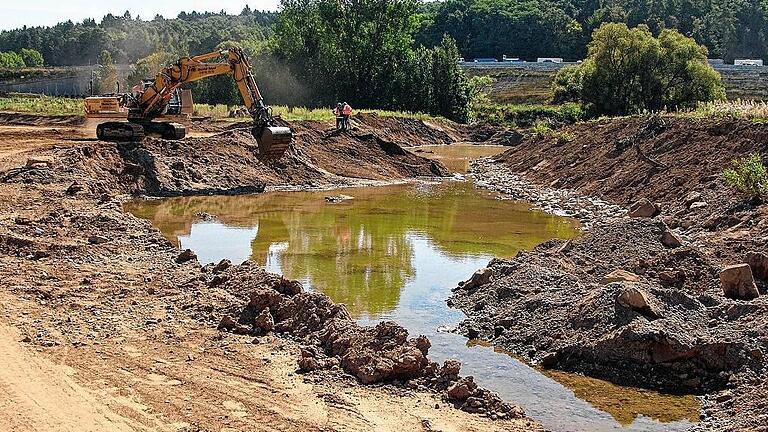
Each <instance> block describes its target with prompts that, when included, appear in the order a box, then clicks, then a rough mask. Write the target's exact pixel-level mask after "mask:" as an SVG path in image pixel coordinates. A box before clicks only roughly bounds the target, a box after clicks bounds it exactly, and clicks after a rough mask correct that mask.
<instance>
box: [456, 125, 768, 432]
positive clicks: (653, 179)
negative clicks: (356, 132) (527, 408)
mask: <svg viewBox="0 0 768 432" xmlns="http://www.w3.org/2000/svg"><path fill="white" fill-rule="evenodd" d="M750 152H760V153H762V154H763V155H765V154H766V153H768V125H764V124H756V123H752V122H747V121H732V120H712V119H706V120H705V119H701V120H697V119H684V118H672V117H659V116H651V117H639V118H627V119H612V120H605V121H596V122H590V123H584V124H579V125H575V126H572V127H569V128H568V129H566V133H562V132H560V133H558V134H555V135H553V136H548V137H541V136H540V137H532V138H529V139H526V140H523V141H522V143H520V144H519V145H518V146H515V147H513V148H511V149H510V150H508V151H507V152H505V153H504V154H502V155H500V156H499V157H498V158H497V162H496V164H493V165H494V166H495V167H496V168H500V169H498V170H496V171H494V174H492V175H490V174H489V176H490V178H487V179H485V180H486V181H488V182H489V183H493V184H492V186H493V187H495V188H497V189H500V190H505V189H509V188H510V187H512V188H514V187H516V186H517V185H518V183H516V177H515V176H516V175H522V176H523V177H525V178H526V179H527V180H529V181H532V182H533V183H534V184H538V185H541V186H542V187H554V188H567V189H575V190H576V191H578V192H579V193H581V194H582V196H597V197H600V198H603V199H606V200H608V201H611V202H614V203H616V204H620V205H622V206H625V207H629V206H630V204H633V203H634V202H636V201H637V200H639V199H645V198H647V199H649V200H651V201H653V202H655V203H656V204H658V207H659V210H658V212H659V215H658V216H656V215H654V214H651V213H650V212H649V214H645V215H635V216H636V217H629V216H625V217H623V218H622V217H613V218H612V219H611V220H610V221H604V222H602V223H596V224H594V225H593V227H592V228H591V229H590V231H589V232H587V233H586V234H585V235H584V236H583V237H581V238H578V239H574V240H573V241H570V242H568V243H565V244H563V243H558V242H547V243H545V244H542V245H540V246H539V247H537V248H536V249H535V250H534V251H533V252H531V253H521V254H519V255H518V256H517V257H515V258H514V259H512V260H495V261H493V262H492V263H491V264H490V265H489V268H488V269H487V270H485V271H483V272H481V273H480V274H478V275H477V276H475V277H474V278H472V279H470V280H469V281H468V282H467V283H465V284H463V285H461V286H459V287H457V288H456V289H455V293H454V296H453V297H452V298H451V302H452V304H453V305H455V306H457V307H459V308H461V309H462V310H464V311H465V312H466V313H467V314H468V315H469V316H470V317H471V318H470V319H469V320H467V321H465V322H464V323H462V325H461V326H460V330H461V331H462V332H463V333H464V334H466V335H468V336H470V337H473V336H476V337H480V338H482V339H486V340H490V341H493V342H494V343H496V344H498V345H501V346H503V347H504V348H506V349H509V350H511V351H513V352H515V353H516V354H519V355H521V356H523V357H526V358H528V359H530V360H531V361H534V362H540V363H541V364H542V365H543V366H545V367H549V368H558V369H565V370H571V371H578V372H582V373H584V374H588V375H592V376H597V377H602V378H605V379H608V380H611V381H614V382H617V383H621V384H631V385H636V386H644V387H650V388H655V389H661V390H664V391H671V392H679V391H685V392H693V393H697V394H703V395H705V396H704V398H703V399H704V411H703V413H702V418H703V422H702V423H701V425H700V426H698V427H699V428H702V429H706V430H728V431H730V430H750V431H752V430H766V428H767V426H766V425H768V406H766V403H765V388H766V384H767V383H768V363H766V360H765V353H766V352H768V296H766V290H767V289H768V280H766V278H767V277H768V275H767V274H766V273H765V271H764V270H762V269H763V267H762V266H761V264H759V259H758V262H757V263H756V262H755V261H751V260H749V259H748V254H750V253H753V254H755V255H753V256H766V254H767V253H768V248H767V245H768V205H766V204H765V203H762V202H759V201H754V200H749V199H747V198H746V197H744V196H741V195H740V194H738V193H735V192H734V191H732V190H731V189H729V188H728V187H727V186H726V185H725V183H724V181H723V179H722V171H723V169H724V168H727V167H728V166H729V164H730V161H731V160H732V159H734V158H738V157H743V156H744V155H746V154H747V153H750ZM489 172H490V171H486V172H485V173H489ZM499 172H501V173H502V175H499ZM485 173H484V172H478V174H477V175H478V176H479V177H480V179H483V178H484V177H483V176H484V174H485ZM504 175H507V176H508V177H506V178H505V176H504ZM510 185H511V186H510ZM531 189H533V191H531V193H533V194H536V193H537V192H536V190H537V188H535V187H531ZM584 201H585V202H586V201H588V200H584ZM574 202H577V203H578V200H574ZM748 261H749V262H750V266H749V267H748V268H749V269H751V272H752V275H749V277H748V278H745V281H744V284H746V285H749V286H753V287H754V288H756V289H757V293H758V294H759V295H758V296H757V298H752V295H750V297H742V298H739V296H735V295H733V294H726V292H725V291H724V288H723V287H724V283H723V282H722V281H721V277H720V272H721V271H722V270H723V269H724V268H725V267H726V266H728V265H733V264H742V263H746V262H748ZM753 279H754V282H753ZM753 283H754V285H752V284H753Z"/></svg>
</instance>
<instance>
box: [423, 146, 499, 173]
mask: <svg viewBox="0 0 768 432" xmlns="http://www.w3.org/2000/svg"><path fill="white" fill-rule="evenodd" d="M508 149H509V147H504V146H497V145H477V144H451V145H426V146H420V147H414V148H409V149H408V150H410V151H412V152H414V153H416V154H417V155H419V156H424V157H426V158H429V159H435V160H439V161H440V162H442V163H443V165H445V166H446V167H447V168H448V169H449V170H451V172H457V173H466V172H467V171H469V162H471V161H472V160H474V159H479V158H484V157H487V156H495V155H497V154H499V153H501V152H503V151H504V150H508Z"/></svg>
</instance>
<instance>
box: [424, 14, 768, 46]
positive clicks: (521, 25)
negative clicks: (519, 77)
mask: <svg viewBox="0 0 768 432" xmlns="http://www.w3.org/2000/svg"><path fill="white" fill-rule="evenodd" d="M424 12H425V13H424V16H423V18H422V22H421V24H420V25H421V29H420V31H419V35H418V41H419V42H421V43H424V44H426V45H430V44H434V43H436V42H438V41H439V40H440V39H441V38H442V36H443V34H445V33H447V34H449V35H451V36H452V37H453V38H454V39H456V40H457V41H458V45H459V51H460V52H461V53H462V54H463V55H464V56H465V57H467V58H475V57H501V56H502V54H506V55H508V56H511V57H521V58H525V59H529V60H535V58H536V57H563V58H565V59H566V60H572V61H575V60H578V59H581V58H583V57H584V55H585V54H586V46H587V44H588V43H589V41H590V37H591V35H592V31H593V30H595V29H596V28H598V27H600V25H601V24H603V23H606V22H619V23H626V24H628V25H629V26H630V27H636V26H637V25H639V24H645V25H647V26H648V27H649V29H650V30H651V31H652V32H653V33H654V34H657V35H658V34H659V33H660V32H661V31H662V30H663V29H677V30H679V31H680V32H681V33H682V34H684V35H686V36H690V37H693V38H694V39H695V40H696V41H697V42H698V43H700V44H704V45H705V46H706V47H707V48H708V49H709V52H710V55H711V56H713V57H721V58H725V60H726V61H730V60H733V59H734V58H744V57H754V58H764V57H768V2H765V1H764V0H715V1H711V0H684V1H662V2H660V1H654V0H610V1H594V0H447V1H444V2H434V3H427V4H425V6H424Z"/></svg>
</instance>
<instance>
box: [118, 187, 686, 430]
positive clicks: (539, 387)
mask: <svg viewBox="0 0 768 432" xmlns="http://www.w3.org/2000/svg"><path fill="white" fill-rule="evenodd" d="M339 194H344V195H349V196H352V197H353V199H349V200H346V201H342V202H337V203H330V202H327V201H326V200H325V197H326V196H328V195H339ZM126 209H127V210H128V211H131V212H132V213H133V214H135V215H136V216H139V217H142V218H146V219H150V220H152V222H153V223H154V225H155V226H156V227H158V228H159V229H160V230H161V231H162V232H163V234H164V235H165V236H166V237H167V238H168V239H170V240H171V241H173V242H174V243H176V244H177V245H178V246H179V247H180V248H190V249H192V250H194V251H195V252H196V253H197V255H198V259H199V260H200V261H201V262H202V263H208V262H218V261H219V260H221V259H223V258H227V259H230V260H232V261H233V262H241V261H244V260H246V259H250V260H253V261H255V262H256V263H258V264H260V265H263V266H265V267H266V269H267V270H268V271H271V272H275V273H280V274H283V275H285V276H286V277H288V278H291V279H296V280H299V281H301V282H302V283H303V284H304V286H305V287H307V288H308V289H312V290H317V291H321V292H324V293H326V294H327V295H329V296H330V297H331V298H332V299H333V300H334V301H336V302H340V303H345V304H346V305H347V307H348V309H349V311H350V312H351V313H352V315H353V316H354V317H355V318H356V319H358V320H359V321H360V322H361V323H363V324H372V323H375V322H377V321H379V320H383V319H391V320H394V321H396V322H398V323H399V324H401V325H403V326H404V327H406V328H407V329H408V330H409V331H410V333H411V335H414V336H415V335H419V334H424V335H426V336H428V337H429V338H430V340H431V342H432V348H431V349H430V357H431V358H432V359H433V360H435V361H439V362H442V361H443V360H445V359H447V358H456V359H459V360H460V361H461V362H462V364H463V366H462V373H463V374H466V375H474V376H475V377H476V380H477V382H478V383H479V384H481V385H483V386H485V387H487V388H489V389H492V390H494V391H496V392H498V393H499V394H501V395H502V396H503V397H504V398H505V399H506V400H508V401H511V402H513V403H516V404H519V405H521V406H522V407H523V408H524V409H525V411H526V412H527V413H528V414H529V415H531V416H532V417H533V418H535V419H537V420H538V421H540V422H541V423H543V424H544V426H545V427H547V428H550V429H553V430H560V431H566V430H567V431H572V430H579V431H602V430H605V431H609V430H632V431H661V430H664V431H669V430H684V429H686V428H687V427H689V426H690V421H696V420H697V419H698V410H699V406H698V402H697V400H696V399H695V398H694V397H691V396H683V397H679V396H667V395H661V394H658V393H654V392H649V391H646V390H638V389H628V388H623V387H619V386H615V385H612V384H610V383H605V382H603V381H599V380H594V379H591V378H584V377H581V376H577V375H572V374H565V373H561V372H550V371H546V372H542V371H539V370H537V369H535V368H532V367H530V366H529V365H527V364H525V363H522V362H520V361H518V360H516V359H515V358H513V357H512V356H509V355H507V354H506V353H504V352H501V351H500V350H494V349H493V348H492V347H487V346H484V345H483V344H480V343H474V342H472V341H468V340H467V339H466V338H464V337H462V336H460V335H457V334H453V333H450V332H449V331H447V330H449V329H451V328H452V327H454V326H455V325H456V324H457V323H458V322H459V321H461V320H462V319H463V318H464V315H463V313H462V312H460V311H458V310H454V309H451V308H449V307H447V305H446V303H445V300H446V299H447V298H448V297H449V296H450V292H451V288H453V287H455V286H456V285H457V284H458V282H459V281H461V280H464V279H467V278H468V277H469V276H470V275H471V274H472V273H473V272H474V271H475V270H477V269H479V268H482V267H485V266H486V265H487V263H488V261H490V260H491V259H492V258H494V257H512V256H514V255H515V254H516V253H517V251H519V250H523V249H531V248H533V247H534V246H535V245H537V244H539V243H541V242H543V241H546V240H548V239H552V238H561V239H567V238H571V237H574V236H576V235H578V233H579V231H578V223H577V222H575V221H573V220H571V219H566V218H561V217H557V216H553V215H549V214H545V213H542V212H539V211H532V210H531V209H530V208H529V206H528V205H526V204H523V203H517V202H512V201H509V200H499V199H496V196H495V195H494V194H493V193H491V192H487V191H482V190H479V189H476V188H474V187H473V185H472V184H471V183H470V182H465V181H445V182H440V183H426V182H416V183H409V184H401V185H393V186H384V187H364V188H349V189H343V190H338V191H324V192H267V193H263V194H258V195H249V196H237V197H226V196H215V197H181V198H171V199H166V200H150V201H140V202H134V203H129V204H127V205H126ZM202 214H209V215H213V217H214V218H213V219H209V220H205V219H201V218H200V216H199V215H202Z"/></svg>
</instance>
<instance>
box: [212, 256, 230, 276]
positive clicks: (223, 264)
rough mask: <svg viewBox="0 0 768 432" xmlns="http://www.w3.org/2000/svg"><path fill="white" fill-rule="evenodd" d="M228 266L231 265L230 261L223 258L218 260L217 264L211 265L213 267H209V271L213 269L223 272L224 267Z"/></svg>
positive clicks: (216, 271) (215, 271)
mask: <svg viewBox="0 0 768 432" xmlns="http://www.w3.org/2000/svg"><path fill="white" fill-rule="evenodd" d="M230 267H232V261H230V260H228V259H223V260H221V261H219V263H218V264H216V265H215V266H213V269H211V271H213V272H214V273H221V272H223V271H224V270H226V269H228V268H230Z"/></svg>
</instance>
